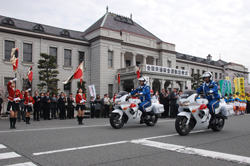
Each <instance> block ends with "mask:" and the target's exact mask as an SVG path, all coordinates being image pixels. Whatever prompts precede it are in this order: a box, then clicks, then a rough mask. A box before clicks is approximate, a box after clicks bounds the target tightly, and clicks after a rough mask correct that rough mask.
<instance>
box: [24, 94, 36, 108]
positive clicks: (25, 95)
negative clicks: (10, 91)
mask: <svg viewBox="0 0 250 166" xmlns="http://www.w3.org/2000/svg"><path fill="white" fill-rule="evenodd" d="M28 103H32V104H34V103H35V100H34V99H33V97H31V96H30V97H29V96H28V95H27V92H25V93H24V102H23V104H24V105H28Z"/></svg>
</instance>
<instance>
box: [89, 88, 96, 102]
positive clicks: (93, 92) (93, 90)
mask: <svg viewBox="0 0 250 166" xmlns="http://www.w3.org/2000/svg"><path fill="white" fill-rule="evenodd" d="M89 93H90V96H93V97H94V99H95V98H96V90H95V85H89Z"/></svg>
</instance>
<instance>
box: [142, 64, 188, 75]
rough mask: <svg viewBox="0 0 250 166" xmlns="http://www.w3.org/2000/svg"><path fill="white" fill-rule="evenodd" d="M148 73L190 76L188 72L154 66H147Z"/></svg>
mask: <svg viewBox="0 0 250 166" xmlns="http://www.w3.org/2000/svg"><path fill="white" fill-rule="evenodd" d="M146 71H149V72H157V73H166V74H174V75H182V76H189V71H188V70H181V69H172V68H168V67H162V66H154V65H146Z"/></svg>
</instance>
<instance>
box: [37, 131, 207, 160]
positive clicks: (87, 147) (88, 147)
mask: <svg viewBox="0 0 250 166" xmlns="http://www.w3.org/2000/svg"><path fill="white" fill-rule="evenodd" d="M202 131H205V130H199V131H195V132H191V133H197V132H202ZM176 135H178V134H169V135H160V136H155V137H147V138H142V139H143V140H144V139H157V138H166V137H172V136H176ZM136 140H141V139H136ZM132 141H133V140H132ZM130 142H131V140H125V141H118V142H110V143H104V144H97V145H88V146H81V147H73V148H66V149H58V150H51V151H45V152H37V153H33V155H34V156H39V155H44V154H52V153H60V152H67V151H73V150H81V149H90V148H96V147H102V146H109V145H117V144H124V143H130Z"/></svg>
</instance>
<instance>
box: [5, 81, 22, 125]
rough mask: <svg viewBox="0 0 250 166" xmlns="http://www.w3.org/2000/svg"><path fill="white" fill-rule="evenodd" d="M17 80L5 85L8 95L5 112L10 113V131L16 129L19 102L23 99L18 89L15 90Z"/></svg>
mask: <svg viewBox="0 0 250 166" xmlns="http://www.w3.org/2000/svg"><path fill="white" fill-rule="evenodd" d="M16 80H17V78H14V79H13V80H10V81H9V82H8V84H7V90H8V93H9V97H8V105H7V111H10V129H16V127H15V125H16V119H17V113H18V110H19V109H20V108H19V100H20V99H22V98H23V96H22V94H21V92H20V90H19V89H16V84H15V83H14V81H16Z"/></svg>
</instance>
